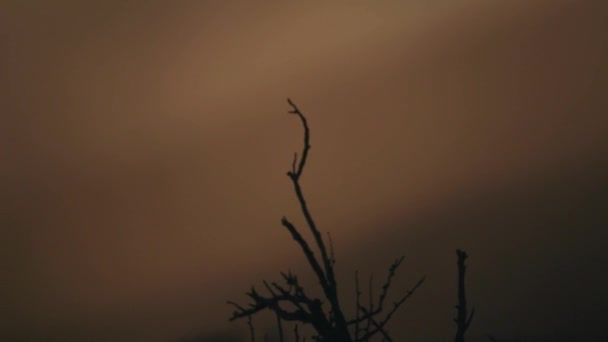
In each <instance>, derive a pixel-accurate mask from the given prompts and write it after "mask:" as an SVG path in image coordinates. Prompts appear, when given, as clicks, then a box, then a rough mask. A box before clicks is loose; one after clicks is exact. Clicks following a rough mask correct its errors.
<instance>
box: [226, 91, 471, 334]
mask: <svg viewBox="0 0 608 342" xmlns="http://www.w3.org/2000/svg"><path fill="white" fill-rule="evenodd" d="M287 102H288V103H289V105H290V106H291V110H290V111H289V112H288V113H289V114H293V115H296V116H298V117H299V119H300V121H301V122H302V126H303V127H304V147H303V149H302V154H301V157H300V158H299V160H298V154H297V153H295V155H294V159H293V163H292V165H291V170H290V171H288V172H287V176H288V177H289V178H290V179H291V182H292V183H293V187H294V191H295V193H296V197H297V199H298V202H299V204H300V209H301V211H302V214H303V216H304V218H305V221H306V224H307V226H308V229H309V230H310V232H311V233H312V236H313V241H312V243H311V241H307V240H306V239H305V238H303V237H302V234H301V233H300V230H299V229H298V228H296V226H295V225H294V224H293V223H292V222H291V221H290V220H289V219H287V218H286V217H283V218H282V219H281V224H282V225H283V227H284V228H285V229H287V231H289V233H290V234H291V237H292V238H293V239H294V240H295V241H296V243H297V244H298V245H299V246H300V248H301V249H302V252H303V253H304V256H305V257H306V260H307V262H308V264H309V265H310V267H311V268H312V270H313V272H314V274H315V276H316V278H317V281H318V283H319V285H320V287H321V290H322V294H323V297H322V298H316V297H310V296H309V295H308V294H307V292H306V291H305V289H304V288H303V287H302V286H301V285H300V282H299V280H298V277H297V276H296V275H295V274H293V273H291V272H287V273H284V272H281V276H282V278H283V282H284V284H283V285H280V284H278V283H276V282H272V283H268V282H267V281H263V284H264V286H265V288H266V291H267V293H268V294H267V295H262V294H260V293H259V292H258V291H257V290H256V289H255V287H251V290H250V291H249V292H247V296H248V297H249V298H250V299H251V300H252V303H250V304H249V305H248V306H246V307H243V306H241V305H239V304H237V303H235V302H232V301H228V304H231V305H233V306H235V307H236V311H234V313H233V314H232V316H231V317H230V320H231V321H234V320H236V319H241V318H246V319H247V321H248V324H249V329H250V334H251V340H252V341H255V334H254V328H253V323H252V316H253V315H255V314H257V313H259V312H261V311H263V310H270V311H272V312H274V314H275V316H276V318H277V325H278V329H279V339H280V341H284V334H283V326H282V321H288V322H295V323H296V326H295V329H294V338H295V340H296V341H300V335H299V332H298V325H297V324H298V323H299V324H303V325H311V326H312V328H313V329H314V331H315V333H316V335H314V336H312V337H313V339H316V340H318V341H336V342H360V341H361V342H362V341H370V340H371V339H372V337H375V336H382V337H383V340H385V341H392V338H391V337H390V335H389V333H388V332H387V330H386V328H385V327H386V325H387V323H388V322H389V321H390V320H391V318H392V317H393V314H394V313H395V312H396V311H397V310H398V309H399V307H400V306H401V305H402V304H403V303H405V302H406V301H407V300H408V298H410V297H411V296H412V295H413V294H414V292H415V291H416V290H417V289H418V288H419V287H420V285H422V283H423V282H424V279H425V278H424V277H422V278H421V279H420V280H419V281H418V282H417V283H416V284H415V285H414V286H413V287H412V288H411V289H410V290H408V291H407V292H406V293H405V294H404V295H403V296H402V297H400V298H399V299H398V300H397V301H395V302H394V303H393V305H392V307H390V308H387V307H386V306H385V302H386V298H387V295H388V290H389V288H390V286H391V282H392V279H393V277H394V276H395V272H396V270H397V268H398V267H399V265H400V264H401V262H402V261H403V257H401V258H398V259H396V260H395V261H394V262H393V263H392V264H391V265H390V267H389V269H388V276H387V279H386V281H385V283H384V285H383V286H382V288H381V290H380V293H379V295H378V300H377V301H376V304H374V301H373V298H372V293H371V284H370V294H369V296H370V298H369V303H368V304H367V306H366V305H364V304H362V303H361V301H360V297H361V292H360V289H359V278H358V274H357V273H356V274H355V290H356V306H355V307H356V309H355V314H354V317H352V318H347V317H346V315H345V313H344V311H343V309H342V306H341V305H340V298H339V292H338V284H337V282H336V277H335V273H334V265H335V259H334V254H333V246H332V242H331V237H330V235H329V233H328V235H327V236H328V238H327V241H326V240H325V239H324V238H323V236H322V235H321V232H320V231H319V229H318V228H317V225H316V224H315V221H314V220H313V217H312V214H311V212H310V209H309V208H308V205H307V203H306V200H305V198H304V194H303V192H302V187H301V185H300V177H301V176H302V172H303V171H304V167H305V166H306V161H307V158H308V152H309V150H310V134H309V127H308V123H307V121H306V117H305V116H304V114H303V113H302V112H301V111H300V109H299V108H298V107H297V106H296V105H295V104H294V103H293V102H292V101H291V100H290V99H287ZM311 246H313V247H315V248H316V249H317V250H318V251H319V254H320V256H319V257H318V256H316V255H315V254H314V252H313V247H311ZM328 246H329V251H328ZM326 304H327V305H326ZM287 308H292V309H287ZM465 311H466V308H465ZM459 312H460V311H459ZM459 317H460V316H459ZM469 322H470V321H469ZM459 329H460V326H459ZM465 329H466V327H465ZM462 335H464V330H463V331H462ZM304 339H305V338H304ZM459 341H460V340H459Z"/></svg>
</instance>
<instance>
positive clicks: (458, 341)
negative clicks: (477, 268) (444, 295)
mask: <svg viewBox="0 0 608 342" xmlns="http://www.w3.org/2000/svg"><path fill="white" fill-rule="evenodd" d="M456 256H457V257H458V261H457V265H458V304H457V305H456V318H454V322H456V327H457V328H456V336H455V337H454V342H464V334H465V332H466V331H467V329H468V328H469V325H471V321H472V320H473V315H474V314H475V308H473V309H472V310H471V314H470V315H469V314H468V312H467V297H466V293H465V287H464V278H465V272H466V269H467V266H466V265H465V261H466V260H467V257H468V255H467V253H466V252H465V251H462V250H460V249H457V250H456Z"/></svg>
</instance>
